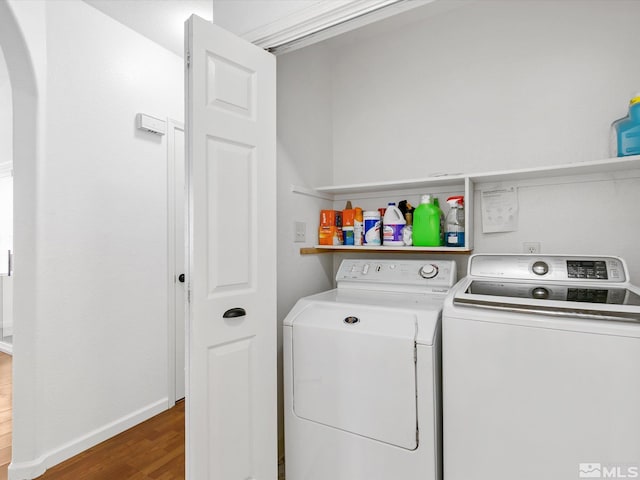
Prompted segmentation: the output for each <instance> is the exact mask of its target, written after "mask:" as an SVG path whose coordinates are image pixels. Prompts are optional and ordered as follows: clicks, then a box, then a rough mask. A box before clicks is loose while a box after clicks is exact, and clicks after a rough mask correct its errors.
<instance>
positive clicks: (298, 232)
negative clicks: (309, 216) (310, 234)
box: [293, 222, 307, 243]
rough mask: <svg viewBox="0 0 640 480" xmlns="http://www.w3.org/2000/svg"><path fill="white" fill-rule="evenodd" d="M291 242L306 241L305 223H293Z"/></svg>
mask: <svg viewBox="0 0 640 480" xmlns="http://www.w3.org/2000/svg"><path fill="white" fill-rule="evenodd" d="M293 231H294V234H293V241H294V242H296V243H303V242H306V241H307V224H306V223H305V222H293Z"/></svg>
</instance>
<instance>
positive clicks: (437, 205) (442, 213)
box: [433, 197, 445, 245]
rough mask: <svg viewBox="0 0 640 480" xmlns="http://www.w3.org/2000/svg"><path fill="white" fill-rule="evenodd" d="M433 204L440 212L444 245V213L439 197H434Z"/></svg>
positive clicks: (441, 234)
mask: <svg viewBox="0 0 640 480" xmlns="http://www.w3.org/2000/svg"><path fill="white" fill-rule="evenodd" d="M433 204H434V205H435V206H436V207H438V210H440V245H444V244H445V243H444V220H445V217H444V212H443V211H442V208H441V207H440V200H438V197H433Z"/></svg>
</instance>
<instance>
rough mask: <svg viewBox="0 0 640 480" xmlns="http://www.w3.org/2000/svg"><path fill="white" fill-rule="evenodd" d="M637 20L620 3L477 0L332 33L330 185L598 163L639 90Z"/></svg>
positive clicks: (634, 6)
mask: <svg viewBox="0 0 640 480" xmlns="http://www.w3.org/2000/svg"><path fill="white" fill-rule="evenodd" d="M423 8H425V9H429V8H431V7H430V6H427V7H423ZM418 16H419V13H416V12H415V11H412V12H409V16H408V18H410V19H411V18H413V17H418ZM639 16H640V3H638V2H629V1H617V0H611V1H607V2H592V1H554V2H540V1H517V2H514V1H482V2H474V3H470V4H468V5H466V6H463V7H461V8H458V9H456V10H453V11H450V12H446V13H443V14H440V15H435V16H433V17H432V18H426V19H424V20H419V21H417V20H416V21H412V22H410V23H408V24H407V25H405V26H403V27H401V28H396V29H394V30H390V31H387V32H385V33H384V34H382V35H378V36H375V37H371V38H364V39H362V38H359V37H358V39H357V40H355V41H353V42H351V43H346V42H344V39H343V42H344V43H342V44H336V45H335V47H334V48H335V49H334V51H335V55H336V61H335V67H334V68H335V77H334V99H333V105H334V112H335V115H334V136H333V145H334V181H335V182H336V183H340V184H342V183H346V184H348V183H352V182H358V181H377V180H385V179H403V178H407V177H410V176H418V177H424V176H426V175H429V174H431V173H434V172H449V173H454V172H478V171H483V170H497V169H509V168H521V167H530V166H536V165H551V164H557V163H568V162H575V161H584V160H595V159H600V158H606V157H607V156H608V140H609V125H610V123H611V122H612V121H613V120H615V119H617V118H619V117H621V116H623V115H625V114H626V110H627V105H628V101H629V95H630V94H631V93H632V92H633V91H634V90H637V89H638V88H640V63H638V62H635V61H633V60H631V59H633V58H635V57H636V56H637V55H636V54H635V50H636V47H637V45H638V43H639V41H640V32H639V31H638V29H637V21H636V20H637V18H638V17H639ZM355 35H356V34H354V36H355ZM358 35H360V37H362V36H363V35H362V33H358ZM345 44H346V45H345ZM364 139H366V140H367V141H363V140H364Z"/></svg>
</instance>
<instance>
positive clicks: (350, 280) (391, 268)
mask: <svg viewBox="0 0 640 480" xmlns="http://www.w3.org/2000/svg"><path fill="white" fill-rule="evenodd" d="M456 279H457V274H456V263H455V262H454V261H453V260H400V261H396V260H354V259H347V260H343V261H342V263H341V264H340V268H339V269H338V274H337V275H336V281H337V282H338V288H361V289H372V290H375V289H384V290H392V291H396V290H397V291H407V290H411V291H427V290H431V291H433V292H438V293H442V292H446V291H448V290H449V288H451V287H452V286H453V285H454V284H455V283H456ZM425 287H427V290H425Z"/></svg>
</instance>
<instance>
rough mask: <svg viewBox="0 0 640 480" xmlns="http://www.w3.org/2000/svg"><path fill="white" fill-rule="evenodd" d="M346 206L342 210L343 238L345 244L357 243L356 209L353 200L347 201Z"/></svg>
mask: <svg viewBox="0 0 640 480" xmlns="http://www.w3.org/2000/svg"><path fill="white" fill-rule="evenodd" d="M346 207H347V208H345V209H344V210H343V211H342V238H343V241H342V243H343V245H355V243H354V242H355V228H354V223H355V216H356V211H355V210H354V209H353V208H350V207H351V202H347V205H346Z"/></svg>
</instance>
